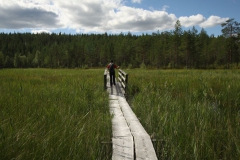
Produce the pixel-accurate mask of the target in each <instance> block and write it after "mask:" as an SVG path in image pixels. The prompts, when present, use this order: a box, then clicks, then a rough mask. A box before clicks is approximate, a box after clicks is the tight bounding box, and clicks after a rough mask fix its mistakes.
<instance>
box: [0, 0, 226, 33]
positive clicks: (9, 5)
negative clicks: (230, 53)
mask: <svg viewBox="0 0 240 160" xmlns="http://www.w3.org/2000/svg"><path fill="white" fill-rule="evenodd" d="M141 1H142V0H132V3H141ZM167 8H169V7H168V6H166V5H164V6H163V8H162V10H145V9H142V8H133V7H130V6H126V5H125V0H81V1H76V0H68V1H66V0H41V2H39V0H8V1H2V2H1V3H0V22H1V23H0V28H3V29H6V28H7V29H26V28H30V29H32V30H34V31H35V30H40V31H41V30H45V31H48V30H54V29H56V28H58V29H61V28H62V29H66V28H68V29H74V30H75V31H76V32H108V31H109V32H125V31H130V32H141V31H144V32H145V31H156V30H160V31H164V30H170V29H174V24H175V23H176V21H177V19H179V20H180V22H181V24H182V26H183V27H191V26H195V25H199V26H201V27H205V28H206V27H212V26H214V25H218V24H220V23H222V22H225V21H226V18H220V17H217V16H210V17H209V18H208V19H206V18H205V17H203V15H201V14H197V15H192V16H189V17H187V16H185V17H183V16H182V17H179V18H177V17H176V16H175V14H171V13H168V12H166V10H167Z"/></svg>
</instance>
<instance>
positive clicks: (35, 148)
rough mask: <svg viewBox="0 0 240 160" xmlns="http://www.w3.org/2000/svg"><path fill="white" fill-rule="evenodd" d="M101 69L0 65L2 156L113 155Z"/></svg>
mask: <svg viewBox="0 0 240 160" xmlns="http://www.w3.org/2000/svg"><path fill="white" fill-rule="evenodd" d="M102 76H103V70H102V69H101V70H76V69H75V70H67V69H66V70H63V69H61V70H60V69H59V70H57V69H54V70H49V69H25V70H24V69H7V70H0V82H1V83H0V95H1V96H0V157H1V159H3V160H5V159H6V160H7V159H19V160H20V159H24V160H25V159H94V160H95V159H101V160H102V159H111V152H112V149H111V145H110V144H101V142H102V141H110V140H111V116H110V114H109V108H108V94H107V93H106V92H104V91H103V82H102V79H103V78H102Z"/></svg>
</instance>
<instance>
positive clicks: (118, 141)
mask: <svg viewBox="0 0 240 160" xmlns="http://www.w3.org/2000/svg"><path fill="white" fill-rule="evenodd" d="M112 97H113V98H115V97H114V96H112ZM109 106H110V113H111V114H112V115H113V118H112V146H113V153H112V159H113V160H118V159H126V160H133V159H134V145H133V137H132V134H131V132H130V130H129V127H128V125H127V123H126V120H125V118H124V116H123V113H122V111H121V108H120V106H119V103H118V100H117V99H113V100H109Z"/></svg>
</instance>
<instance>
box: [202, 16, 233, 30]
mask: <svg viewBox="0 0 240 160" xmlns="http://www.w3.org/2000/svg"><path fill="white" fill-rule="evenodd" d="M228 19H229V18H221V17H218V16H210V17H209V18H208V19H207V20H206V21H204V22H202V23H200V24H199V26H200V27H203V28H209V27H214V26H217V25H220V24H222V23H224V22H226V21H227V20H228Z"/></svg>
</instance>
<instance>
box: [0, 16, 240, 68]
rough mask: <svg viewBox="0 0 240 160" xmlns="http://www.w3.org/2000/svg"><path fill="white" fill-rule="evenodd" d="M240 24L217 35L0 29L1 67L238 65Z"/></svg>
mask: <svg viewBox="0 0 240 160" xmlns="http://www.w3.org/2000/svg"><path fill="white" fill-rule="evenodd" d="M239 26H240V23H238V22H236V21H234V19H229V20H228V21H226V23H223V24H222V27H223V29H222V33H223V34H222V35H220V36H217V37H215V36H214V35H210V36H209V35H208V34H207V32H206V31H205V30H204V29H202V30H201V31H200V33H198V31H197V30H196V28H195V27H192V29H189V30H184V31H183V29H182V27H181V23H180V21H179V20H178V21H177V22H176V24H175V29H174V30H172V31H165V32H159V31H157V32H153V33H152V34H142V35H133V34H131V33H130V32H128V33H127V34H123V33H120V34H118V35H116V34H107V33H104V34H74V35H72V34H62V33H61V32H60V33H59V34H56V33H52V34H48V33H41V34H31V33H8V34H7V33H0V68H35V67H41V68H92V67H103V66H106V65H107V63H108V62H109V61H110V60H111V59H113V60H114V61H115V62H116V63H117V64H118V65H120V66H121V67H122V68H139V67H140V68H195V69H202V68H204V69H207V68H240V65H239V61H240V36H239V35H240V29H239Z"/></svg>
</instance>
